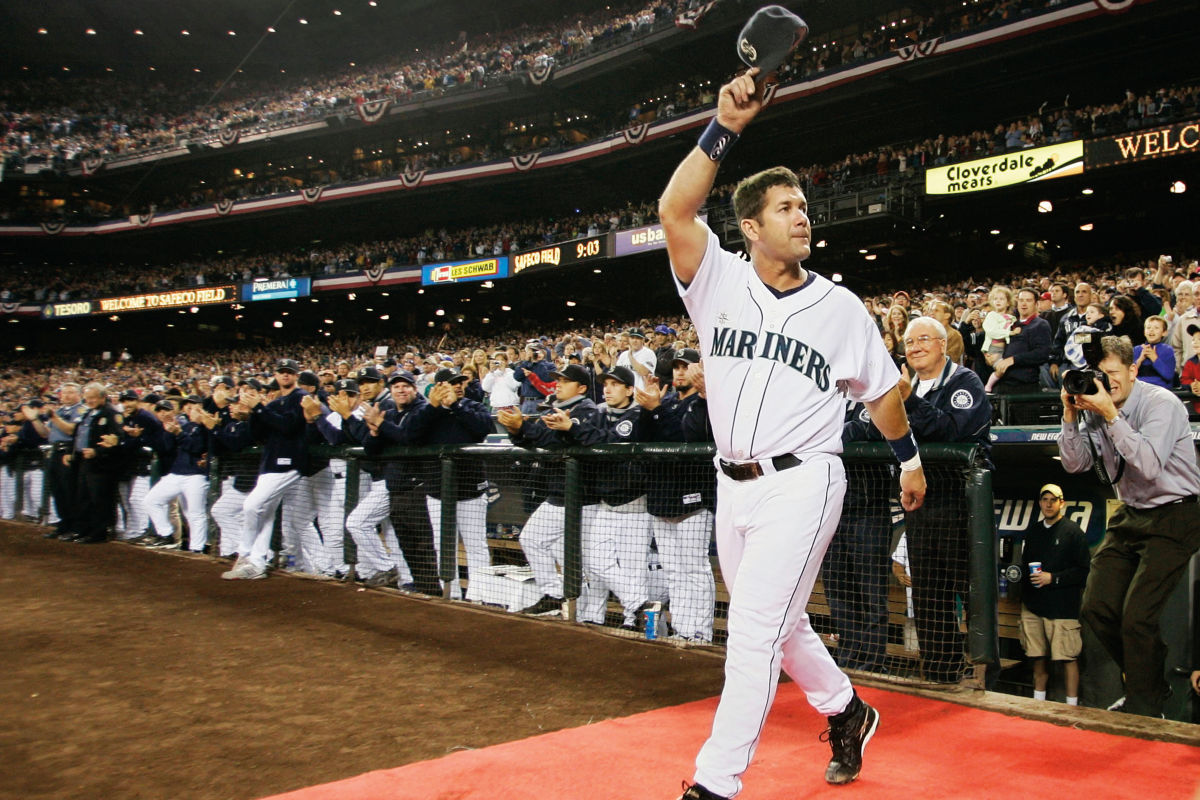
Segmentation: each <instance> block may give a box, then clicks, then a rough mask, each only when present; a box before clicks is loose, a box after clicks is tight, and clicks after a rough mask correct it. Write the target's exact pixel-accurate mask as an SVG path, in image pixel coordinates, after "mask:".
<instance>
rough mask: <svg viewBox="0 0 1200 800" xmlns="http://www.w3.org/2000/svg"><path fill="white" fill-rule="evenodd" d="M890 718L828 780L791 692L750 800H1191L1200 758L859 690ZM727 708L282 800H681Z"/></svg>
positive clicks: (693, 707)
mask: <svg viewBox="0 0 1200 800" xmlns="http://www.w3.org/2000/svg"><path fill="white" fill-rule="evenodd" d="M861 694H862V696H863V697H864V698H865V699H867V700H868V701H870V702H871V703H872V704H874V705H875V706H876V707H877V708H878V709H879V711H880V714H881V715H882V718H881V722H880V726H879V730H878V732H877V733H876V734H875V738H874V739H872V740H871V743H870V745H869V746H868V748H867V755H866V766H865V767H864V769H863V774H862V776H861V777H860V778H859V779H858V780H857V781H856V782H854V783H853V784H850V785H848V786H842V787H833V786H829V785H827V784H826V783H825V781H824V779H823V775H824V771H825V764H826V762H827V761H828V760H829V746H828V745H826V744H823V743H821V742H819V741H818V740H817V735H818V734H819V733H820V732H821V730H822V729H823V728H824V725H823V720H822V719H821V718H820V717H818V716H817V715H816V714H815V713H814V712H813V711H812V710H811V709H810V708H809V706H808V704H807V703H806V702H805V701H804V700H803V698H802V697H801V695H800V693H799V692H798V691H797V690H796V689H795V687H793V686H790V685H786V686H783V687H781V689H780V693H779V698H778V699H777V700H776V703H775V707H774V709H773V710H772V712H771V717H770V720H769V721H768V723H767V728H766V732H765V734H764V736H763V740H762V743H761V745H760V746H759V749H758V753H757V755H756V756H755V760H754V764H753V765H752V766H751V768H750V771H749V772H748V773H747V774H746V776H745V788H744V790H743V791H742V794H741V795H740V798H741V799H742V800H796V799H797V798H835V797H836V798H839V800H854V799H856V798H857V800H885V798H886V800H894V798H897V797H905V796H908V797H913V798H918V797H919V798H921V800H936V799H938V798H946V800H964V799H965V798H971V799H972V800H974V799H975V798H980V799H985V798H997V799H998V800H1013V798H1017V797H1034V796H1036V797H1054V798H1063V799H1064V800H1065V799H1066V798H1089V800H1109V798H1131V799H1132V798H1137V799H1138V800H1142V799H1144V798H1152V799H1153V800H1176V799H1178V800H1185V799H1186V800H1190V799H1191V798H1193V797H1195V796H1196V794H1195V792H1196V788H1197V784H1198V781H1200V749H1197V748H1193V747H1188V746H1187V745H1181V744H1166V743H1162V742H1147V741H1143V740H1139V739H1129V738H1124V737H1120V736H1112V735H1109V734H1103V733H1094V732H1090V731H1082V730H1076V729H1073V728H1063V727H1058V726H1055V725H1050V724H1047V723H1042V722H1033V721H1029V720H1023V719H1018V718H1015V717H1008V716H1004V715H1002V714H997V713H994V712H989V711H981V710H978V709H973V708H968V707H966V706H960V705H956V704H953V703H945V702H940V701H936V700H927V699H923V698H919V697H913V696H910V695H905V694H899V693H895V692H886V691H878V690H871V689H863V690H861ZM715 707H716V699H715V698H714V699H711V700H704V701H701V702H697V703H689V704H687V705H682V706H675V707H673V708H665V709H660V710H658V711H651V712H648V713H645V714H638V715H635V716H632V717H626V718H623V719H616V720H608V721H605V722H600V723H597V724H595V725H589V726H587V727H584V728H575V729H572V730H565V731H558V732H556V733H550V734H546V735H544V736H536V737H533V738H530V739H525V740H522V741H518V742H509V743H508V744H502V745H497V746H495V747H489V748H486V749H484V750H475V751H465V752H458V753H454V754H452V755H448V756H446V757H445V758H441V759H438V760H436V761H426V762H422V763H418V764H410V765H408V766H405V767H399V768H397V769H389V770H380V771H378V772H371V773H368V774H366V775H360V776H358V777H355V778H350V779H347V780H344V781H339V782H337V783H330V784H325V785H323V786H314V787H311V788H308V789H302V790H300V791H296V792H290V793H288V794H284V795H278V797H280V798H288V800H334V798H336V799H337V800H385V799H386V800H575V798H580V799H581V800H582V799H584V798H586V799H587V800H592V799H593V798H595V799H596V800H601V799H602V800H626V799H628V800H675V798H676V797H678V796H679V791H680V789H679V784H680V780H681V779H683V778H690V777H691V774H692V759H693V758H694V757H695V754H696V750H697V749H698V748H699V747H700V745H701V744H702V743H703V741H704V740H705V739H706V738H707V736H708V731H709V726H710V724H711V722H712V713H713V709H714V708H715Z"/></svg>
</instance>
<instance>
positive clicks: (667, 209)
mask: <svg viewBox="0 0 1200 800" xmlns="http://www.w3.org/2000/svg"><path fill="white" fill-rule="evenodd" d="M756 75H758V69H757V68H754V69H751V70H749V71H747V72H746V73H744V74H743V75H740V76H738V77H737V78H734V79H733V80H732V81H730V82H729V83H727V84H725V85H724V86H722V87H721V93H720V95H718V97H717V115H716V117H715V118H713V120H712V122H710V123H709V124H708V127H707V128H705V129H704V133H702V134H701V135H700V141H699V143H698V144H697V145H696V147H694V148H692V150H691V152H689V153H688V154H687V157H686V158H684V159H683V161H682V162H681V163H680V165H679V166H678V167H677V168H676V169H675V174H674V175H672V176H671V180H670V182H668V183H667V188H666V190H665V191H664V192H663V195H662V197H661V198H659V201H658V218H659V221H660V222H661V223H662V226H663V233H665V234H666V237H667V253H668V255H669V256H670V257H671V267H672V268H673V269H674V270H675V275H676V276H678V278H679V280H681V281H683V282H684V283H690V282H691V280H692V278H693V277H695V275H696V270H697V269H699V267H700V260H701V259H702V258H704V251H705V249H706V248H707V246H708V228H707V226H705V224H704V223H703V222H701V221H700V218H699V217H698V216H697V214H698V213H699V211H700V209H701V208H702V207H703V206H704V202H705V200H707V199H708V193H709V192H710V191H712V187H713V181H714V180H715V179H716V177H717V168H718V167H719V166H720V163H721V159H722V158H724V157H725V154H726V153H728V152H729V148H730V147H732V146H733V143H734V142H736V141H737V139H738V136H739V135H740V134H741V132H742V131H743V130H745V128H746V126H747V125H749V124H750V120H752V119H754V117H755V115H756V114H758V112H759V111H760V110H761V109H762V87H760V86H757V85H755V83H754V77H755V76H756Z"/></svg>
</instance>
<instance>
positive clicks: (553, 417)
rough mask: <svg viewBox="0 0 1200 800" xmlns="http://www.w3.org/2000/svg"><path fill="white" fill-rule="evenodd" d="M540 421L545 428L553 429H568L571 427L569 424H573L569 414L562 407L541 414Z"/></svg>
mask: <svg viewBox="0 0 1200 800" xmlns="http://www.w3.org/2000/svg"><path fill="white" fill-rule="evenodd" d="M542 422H543V423H544V424H545V425H546V427H547V428H549V429H550V430H554V431H569V430H570V429H571V425H572V424H573V423H572V421H571V415H570V414H568V413H567V412H566V411H563V410H562V409H559V410H557V411H550V412H547V413H546V414H543V415H542Z"/></svg>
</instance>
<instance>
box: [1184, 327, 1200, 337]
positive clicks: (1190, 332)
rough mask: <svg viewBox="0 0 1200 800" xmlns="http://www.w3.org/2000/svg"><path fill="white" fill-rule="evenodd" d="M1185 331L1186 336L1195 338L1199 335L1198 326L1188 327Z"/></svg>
mask: <svg viewBox="0 0 1200 800" xmlns="http://www.w3.org/2000/svg"><path fill="white" fill-rule="evenodd" d="M1185 330H1187V335H1188V336H1195V335H1196V334H1197V333H1200V325H1188V326H1187V328H1186V329H1185Z"/></svg>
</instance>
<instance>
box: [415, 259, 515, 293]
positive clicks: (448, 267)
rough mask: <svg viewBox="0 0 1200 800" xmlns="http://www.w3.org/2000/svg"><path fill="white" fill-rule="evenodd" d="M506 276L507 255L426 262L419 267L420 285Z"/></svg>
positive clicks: (484, 279)
mask: <svg viewBox="0 0 1200 800" xmlns="http://www.w3.org/2000/svg"><path fill="white" fill-rule="evenodd" d="M507 277H508V256H500V257H499V258H483V259H476V260H475V261H451V262H449V263H446V264H427V265H426V266H424V267H422V268H421V285H422V286H436V285H438V284H443V283H464V282H467V281H486V280H491V279H492V278H507Z"/></svg>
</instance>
